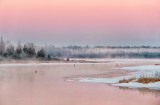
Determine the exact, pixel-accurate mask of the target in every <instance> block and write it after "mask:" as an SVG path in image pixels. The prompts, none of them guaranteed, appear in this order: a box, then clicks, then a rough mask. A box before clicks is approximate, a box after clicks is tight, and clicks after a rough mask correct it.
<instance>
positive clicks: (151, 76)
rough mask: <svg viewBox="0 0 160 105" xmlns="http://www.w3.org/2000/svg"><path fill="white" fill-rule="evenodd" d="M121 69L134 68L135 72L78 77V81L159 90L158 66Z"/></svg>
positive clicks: (159, 72) (159, 75) (127, 68)
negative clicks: (111, 75) (112, 75)
mask: <svg viewBox="0 0 160 105" xmlns="http://www.w3.org/2000/svg"><path fill="white" fill-rule="evenodd" d="M121 69H122V70H127V71H128V70H131V71H132V70H134V71H136V72H134V73H132V74H129V75H127V76H122V77H112V78H80V79H79V81H80V82H97V83H107V84H111V85H113V86H120V87H129V88H149V89H155V90H160V66H157V65H144V66H134V67H123V68H121Z"/></svg>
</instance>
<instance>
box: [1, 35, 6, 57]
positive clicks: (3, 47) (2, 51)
mask: <svg viewBox="0 0 160 105" xmlns="http://www.w3.org/2000/svg"><path fill="white" fill-rule="evenodd" d="M5 47H6V45H5V42H4V41H3V38H2V37H1V40H0V55H1V56H3V54H4V53H5Z"/></svg>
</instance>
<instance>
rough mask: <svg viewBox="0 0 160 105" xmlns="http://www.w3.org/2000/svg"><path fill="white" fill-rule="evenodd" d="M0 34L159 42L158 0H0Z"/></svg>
mask: <svg viewBox="0 0 160 105" xmlns="http://www.w3.org/2000/svg"><path fill="white" fill-rule="evenodd" d="M0 36H3V37H4V39H7V40H11V41H13V42H14V41H18V40H21V41H24V42H35V43H38V44H47V43H48V44H54V45H71V44H72V45H156V46H160V0H0Z"/></svg>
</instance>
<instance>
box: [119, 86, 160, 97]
mask: <svg viewBox="0 0 160 105" xmlns="http://www.w3.org/2000/svg"><path fill="white" fill-rule="evenodd" d="M119 89H120V90H124V91H134V92H139V93H140V94H142V95H146V94H152V95H154V96H155V97H160V90H152V89H147V88H129V87H119Z"/></svg>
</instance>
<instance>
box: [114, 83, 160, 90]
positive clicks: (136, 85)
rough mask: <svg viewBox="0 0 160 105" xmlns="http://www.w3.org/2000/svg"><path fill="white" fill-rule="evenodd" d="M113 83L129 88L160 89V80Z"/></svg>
mask: <svg viewBox="0 0 160 105" xmlns="http://www.w3.org/2000/svg"><path fill="white" fill-rule="evenodd" d="M112 85H113V86H121V87H129V88H149V89H155V90H160V82H155V83H149V84H142V83H138V82H129V83H118V84H112Z"/></svg>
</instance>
